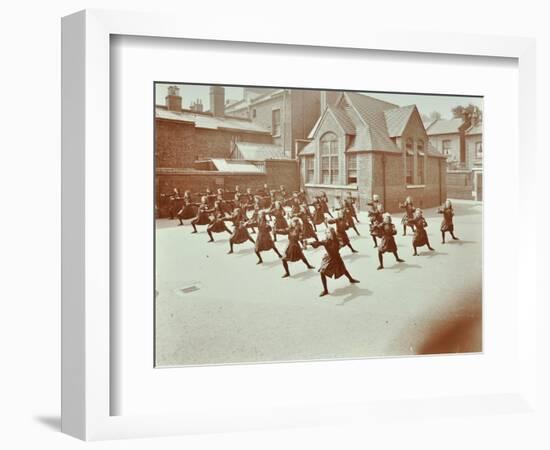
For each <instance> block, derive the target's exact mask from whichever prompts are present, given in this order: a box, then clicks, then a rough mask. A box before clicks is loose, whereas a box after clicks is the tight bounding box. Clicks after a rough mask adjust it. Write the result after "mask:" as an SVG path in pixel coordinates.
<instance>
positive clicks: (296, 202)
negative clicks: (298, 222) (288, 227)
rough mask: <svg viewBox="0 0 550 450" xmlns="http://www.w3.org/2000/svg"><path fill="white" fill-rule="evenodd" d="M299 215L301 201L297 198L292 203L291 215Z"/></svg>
mask: <svg viewBox="0 0 550 450" xmlns="http://www.w3.org/2000/svg"><path fill="white" fill-rule="evenodd" d="M298 214H300V200H298V197H297V196H296V197H294V198H293V199H292V201H291V202H290V215H291V216H297V215H298Z"/></svg>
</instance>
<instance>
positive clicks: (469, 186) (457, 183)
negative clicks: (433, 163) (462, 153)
mask: <svg viewBox="0 0 550 450" xmlns="http://www.w3.org/2000/svg"><path fill="white" fill-rule="evenodd" d="M473 190H474V184H473V174H472V172H471V171H469V170H460V171H458V170H457V171H450V172H447V191H448V192H447V195H448V196H449V198H457V199H463V200H472V199H473V196H472V191H473Z"/></svg>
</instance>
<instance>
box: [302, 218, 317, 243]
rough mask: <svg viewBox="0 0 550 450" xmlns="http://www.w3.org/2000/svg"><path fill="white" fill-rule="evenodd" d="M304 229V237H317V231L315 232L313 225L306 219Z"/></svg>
mask: <svg viewBox="0 0 550 450" xmlns="http://www.w3.org/2000/svg"><path fill="white" fill-rule="evenodd" d="M303 224H304V227H303V228H304V229H303V236H302V237H303V238H304V239H310V238H314V239H315V238H317V233H315V230H314V229H313V225H311V223H310V222H309V221H307V220H306V221H304V222H303Z"/></svg>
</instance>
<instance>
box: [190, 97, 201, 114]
mask: <svg viewBox="0 0 550 450" xmlns="http://www.w3.org/2000/svg"><path fill="white" fill-rule="evenodd" d="M202 109H203V105H202V100H201V99H200V98H198V99H197V100H195V101H194V102H193V103H191V111H195V112H202Z"/></svg>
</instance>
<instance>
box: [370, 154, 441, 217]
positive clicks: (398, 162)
mask: <svg viewBox="0 0 550 450" xmlns="http://www.w3.org/2000/svg"><path fill="white" fill-rule="evenodd" d="M382 156H383V155H382V154H380V153H370V154H368V157H369V158H372V160H373V163H372V164H373V165H374V168H375V171H374V177H373V180H374V181H373V190H372V192H373V193H374V194H378V195H380V198H381V199H382V202H383V203H384V207H385V209H386V211H388V212H390V213H396V212H399V211H401V209H400V208H399V203H401V202H403V201H404V200H405V198H406V197H407V196H411V197H412V198H413V202H414V204H415V205H416V206H418V207H419V208H433V207H436V206H438V205H440V204H441V203H442V202H443V201H444V200H445V198H446V169H445V164H444V163H443V162H442V166H441V171H440V169H439V164H440V163H439V160H440V158H430V157H428V158H427V160H426V180H425V184H424V185H420V186H412V187H411V186H407V185H406V184H405V182H404V166H403V156H402V155H391V154H386V180H385V181H386V188H385V192H386V198H385V199H384V184H383V183H384V178H383V165H382ZM440 177H441V183H440Z"/></svg>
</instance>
